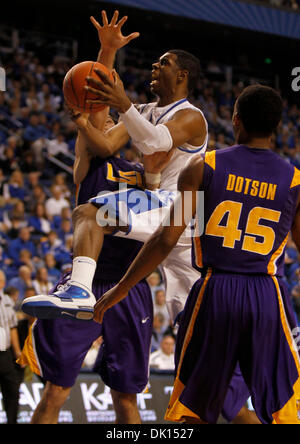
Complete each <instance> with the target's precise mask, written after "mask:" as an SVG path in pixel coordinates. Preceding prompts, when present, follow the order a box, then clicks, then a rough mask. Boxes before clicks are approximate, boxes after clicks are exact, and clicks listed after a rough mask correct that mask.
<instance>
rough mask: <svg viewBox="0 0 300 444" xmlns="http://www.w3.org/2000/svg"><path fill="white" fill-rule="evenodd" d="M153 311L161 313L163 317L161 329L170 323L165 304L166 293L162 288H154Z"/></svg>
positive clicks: (164, 328)
mask: <svg viewBox="0 0 300 444" xmlns="http://www.w3.org/2000/svg"><path fill="white" fill-rule="evenodd" d="M153 313H154V315H156V314H157V313H161V314H162V315H163V317H164V323H163V327H162V328H163V330H166V329H167V328H168V326H169V325H170V316H169V312H168V309H167V306H166V293H165V291H164V290H163V289H160V290H156V291H155V293H154V304H153Z"/></svg>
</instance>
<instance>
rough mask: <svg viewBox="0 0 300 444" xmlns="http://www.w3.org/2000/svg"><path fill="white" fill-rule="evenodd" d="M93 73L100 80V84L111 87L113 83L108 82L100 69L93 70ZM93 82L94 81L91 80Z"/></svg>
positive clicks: (108, 79) (107, 78)
mask: <svg viewBox="0 0 300 444" xmlns="http://www.w3.org/2000/svg"><path fill="white" fill-rule="evenodd" d="M94 71H95V73H96V74H97V76H98V77H100V79H101V80H102V82H103V83H104V84H106V85H109V86H113V82H112V81H111V80H110V78H109V77H108V76H107V75H106V74H105V73H104V72H103V71H101V70H100V69H97V68H94ZM93 80H95V79H93Z"/></svg>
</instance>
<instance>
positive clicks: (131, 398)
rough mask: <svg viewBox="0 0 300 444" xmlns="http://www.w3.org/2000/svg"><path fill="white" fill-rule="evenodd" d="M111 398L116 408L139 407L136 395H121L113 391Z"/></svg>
mask: <svg viewBox="0 0 300 444" xmlns="http://www.w3.org/2000/svg"><path fill="white" fill-rule="evenodd" d="M111 396H112V399H113V402H114V405H115V406H116V405H118V406H119V407H123V408H131V407H134V406H136V405H137V399H136V394H135V393H121V392H117V391H116V390H111Z"/></svg>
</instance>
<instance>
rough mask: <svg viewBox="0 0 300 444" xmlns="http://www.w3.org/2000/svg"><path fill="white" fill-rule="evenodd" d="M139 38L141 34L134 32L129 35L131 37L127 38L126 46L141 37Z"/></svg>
mask: <svg viewBox="0 0 300 444" xmlns="http://www.w3.org/2000/svg"><path fill="white" fill-rule="evenodd" d="M139 36H140V33H139V32H133V33H132V34H129V35H128V36H127V37H126V45H127V43H129V42H130V41H131V40H133V39H136V38H137V37H139Z"/></svg>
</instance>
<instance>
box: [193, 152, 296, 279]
mask: <svg viewBox="0 0 300 444" xmlns="http://www.w3.org/2000/svg"><path fill="white" fill-rule="evenodd" d="M299 179H300V171H299V170H297V168H295V167H294V166H293V165H291V164H289V163H288V162H286V161H285V160H284V159H282V158H281V157H280V156H278V155H277V154H276V153H274V152H273V151H271V150H268V149H259V148H249V147H247V146H243V145H236V146H233V147H230V148H227V149H223V150H220V151H212V152H208V153H206V155H205V166H204V177H203V190H204V206H205V219H204V227H205V228H204V233H203V234H202V235H201V236H198V237H197V236H195V237H194V238H193V266H194V267H195V268H196V269H198V270H200V271H201V269H203V268H206V267H212V268H214V269H219V270H223V271H227V272H233V273H256V274H257V273H263V274H270V275H277V276H282V275H283V262H284V248H285V244H286V241H287V236H288V233H289V231H290V229H291V225H292V222H293V218H294V215H295V211H296V205H297V199H298V194H299V184H300V180H299Z"/></svg>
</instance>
